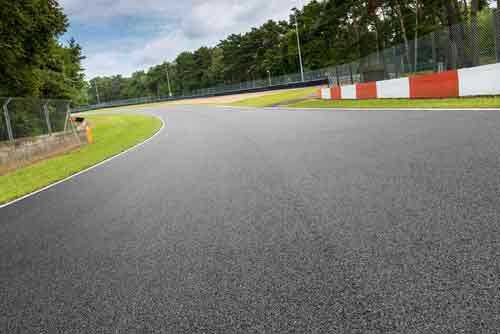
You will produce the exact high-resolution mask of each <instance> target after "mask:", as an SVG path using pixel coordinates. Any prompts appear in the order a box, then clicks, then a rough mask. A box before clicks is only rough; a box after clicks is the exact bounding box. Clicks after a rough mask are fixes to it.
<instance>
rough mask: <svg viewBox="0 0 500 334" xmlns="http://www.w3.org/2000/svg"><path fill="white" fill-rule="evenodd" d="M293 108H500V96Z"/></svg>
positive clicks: (329, 102)
mask: <svg viewBox="0 0 500 334" xmlns="http://www.w3.org/2000/svg"><path fill="white" fill-rule="evenodd" d="M289 106H290V107H293V108H500V97H498V96H496V97H474V98H456V99H422V100H420V99H418V100H403V99H394V100H393V99H387V100H316V99H315V100H312V99H311V100H306V101H301V102H297V103H292V104H290V105H289Z"/></svg>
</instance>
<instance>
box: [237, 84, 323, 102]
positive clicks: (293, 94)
mask: <svg viewBox="0 0 500 334" xmlns="http://www.w3.org/2000/svg"><path fill="white" fill-rule="evenodd" d="M317 90H318V88H317V87H308V88H299V89H294V90H288V91H284V92H277V93H275V94H269V95H265V96H258V97H252V98H249V99H245V100H241V101H237V102H233V103H229V104H228V105H230V106H237V107H272V106H276V105H281V104H288V103H292V102H293V101H297V100H300V99H306V98H308V97H309V96H311V95H312V94H314V92H316V91H317Z"/></svg>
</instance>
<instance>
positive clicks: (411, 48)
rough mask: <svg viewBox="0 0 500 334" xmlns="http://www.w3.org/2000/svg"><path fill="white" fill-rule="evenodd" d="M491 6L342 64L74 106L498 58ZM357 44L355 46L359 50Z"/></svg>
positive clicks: (368, 77)
mask: <svg viewBox="0 0 500 334" xmlns="http://www.w3.org/2000/svg"><path fill="white" fill-rule="evenodd" d="M498 16H499V15H498V13H497V12H496V11H491V12H490V14H489V15H482V16H480V17H479V18H478V19H476V20H470V21H468V22H464V23H461V24H458V25H454V26H449V27H445V28H442V29H440V30H436V31H433V32H430V33H427V34H425V35H422V36H420V37H418V38H415V39H413V40H407V41H406V42H402V43H400V44H395V45H391V46H389V47H381V46H379V47H378V48H377V51H375V52H373V53H371V54H369V55H367V56H364V57H359V58H358V59H357V60H355V61H353V62H349V63H345V64H338V65H333V66H330V67H326V68H322V69H318V70H313V71H305V72H304V80H302V75H301V73H293V74H287V75H281V76H271V77H268V78H264V79H261V80H253V81H247V82H241V83H238V84H231V85H219V86H216V87H210V88H203V89H197V90H194V91H192V92H191V93H188V94H183V95H180V96H176V97H142V98H135V99H129V100H122V101H108V102H104V103H100V104H98V105H93V106H83V107H80V108H77V109H75V111H85V110H90V109H95V108H103V107H115V106H124V105H133V104H141V103H151V102H162V101H171V100H178V99H186V98H196V97H209V96H215V95H224V94H231V93H238V92H247V91H252V90H265V89H273V88H282V87H290V86H294V85H300V84H307V83H314V82H321V81H326V80H328V82H329V84H330V85H346V84H354V83H360V82H361V83H362V82H369V81H378V80H385V79H395V78H400V77H407V76H409V75H412V74H415V73H422V72H424V73H425V72H443V71H446V70H452V69H460V68H467V67H473V66H479V65H485V64H492V63H498V62H500V19H499V18H498ZM361 52H362V50H360V53H361Z"/></svg>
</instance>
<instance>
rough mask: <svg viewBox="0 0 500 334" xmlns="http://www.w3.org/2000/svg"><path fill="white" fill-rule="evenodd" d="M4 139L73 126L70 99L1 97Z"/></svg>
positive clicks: (0, 138)
mask: <svg viewBox="0 0 500 334" xmlns="http://www.w3.org/2000/svg"><path fill="white" fill-rule="evenodd" d="M0 105H1V106H2V110H1V115H0V116H1V117H0V141H7V140H9V141H13V140H15V139H19V138H24V137H35V136H40V135H46V134H52V133H59V132H66V131H71V130H72V123H71V118H70V114H71V110H70V101H66V100H42V99H36V98H12V97H3V98H0Z"/></svg>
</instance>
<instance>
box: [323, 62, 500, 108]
mask: <svg viewBox="0 0 500 334" xmlns="http://www.w3.org/2000/svg"><path fill="white" fill-rule="evenodd" d="M452 72H453V73H452ZM443 77H448V79H446V81H444V82H443V80H444V79H443ZM336 87H337V88H335V89H338V86H336ZM366 89H367V85H366V84H359V87H356V85H346V86H341V87H340V93H341V94H340V95H341V96H340V98H341V99H344V100H355V99H357V98H358V96H357V90H358V91H359V92H360V98H363V97H364V95H366V94H363V92H364V90H366ZM457 89H458V90H457ZM422 92H423V93H422ZM376 93H377V94H376V97H377V98H379V99H410V98H421V97H427V95H431V96H432V97H437V98H439V97H450V96H453V97H458V96H481V95H482V96H485V95H500V63H497V64H491V65H483V66H476V67H471V68H464V69H461V70H458V71H457V70H454V71H448V72H445V73H433V74H425V75H418V76H413V77H410V78H399V79H392V80H383V81H377V92H376ZM372 95H373V93H372V92H370V97H371V96H372ZM424 95H425V96H424ZM321 98H322V99H324V100H330V99H332V91H331V90H330V89H328V88H324V89H321ZM335 98H338V96H336V97H335Z"/></svg>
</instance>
